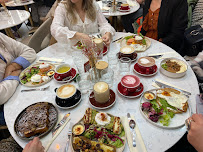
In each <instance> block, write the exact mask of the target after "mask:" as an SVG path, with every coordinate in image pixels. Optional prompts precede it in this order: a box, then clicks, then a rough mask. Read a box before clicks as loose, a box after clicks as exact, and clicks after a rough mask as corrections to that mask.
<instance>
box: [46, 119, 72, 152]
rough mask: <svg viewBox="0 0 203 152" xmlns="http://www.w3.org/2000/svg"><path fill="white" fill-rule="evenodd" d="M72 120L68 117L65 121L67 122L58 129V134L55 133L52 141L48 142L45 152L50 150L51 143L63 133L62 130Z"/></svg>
mask: <svg viewBox="0 0 203 152" xmlns="http://www.w3.org/2000/svg"><path fill="white" fill-rule="evenodd" d="M60 120H61V119H60ZM69 121H70V117H68V118H67V119H66V121H65V123H64V124H63V125H62V126H61V127H60V128H59V129H58V131H57V132H56V134H55V135H54V137H53V138H52V139H51V141H49V143H48V144H47V146H46V148H45V150H44V151H45V152H47V151H48V149H49V147H50V146H51V144H52V143H53V141H54V140H55V139H56V137H57V136H58V135H59V134H60V133H61V131H62V130H63V129H64V127H65V126H66V125H67V123H68V122H69Z"/></svg>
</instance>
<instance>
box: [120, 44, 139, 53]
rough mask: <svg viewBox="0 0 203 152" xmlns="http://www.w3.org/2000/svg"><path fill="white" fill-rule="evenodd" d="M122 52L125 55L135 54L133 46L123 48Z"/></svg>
mask: <svg viewBox="0 0 203 152" xmlns="http://www.w3.org/2000/svg"><path fill="white" fill-rule="evenodd" d="M120 52H121V53H123V54H132V53H134V52H135V49H134V48H133V47H132V46H123V47H122V48H121V49H120Z"/></svg>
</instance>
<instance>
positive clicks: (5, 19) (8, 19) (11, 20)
mask: <svg viewBox="0 0 203 152" xmlns="http://www.w3.org/2000/svg"><path fill="white" fill-rule="evenodd" d="M29 17H30V13H29V12H28V11H25V10H8V11H3V12H0V30H6V34H7V35H8V36H10V37H13V38H14V36H13V35H12V32H11V31H10V30H8V29H9V28H11V27H14V26H16V25H19V24H21V23H23V22H25V21H26V20H27V19H28V18H29Z"/></svg>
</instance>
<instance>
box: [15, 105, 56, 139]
mask: <svg viewBox="0 0 203 152" xmlns="http://www.w3.org/2000/svg"><path fill="white" fill-rule="evenodd" d="M38 103H44V102H37V103H34V104H32V105H30V106H33V105H35V104H38ZM46 103H47V102H46ZM48 104H49V106H50V108H49V124H48V127H49V129H48V130H47V131H46V132H44V133H39V134H36V135H34V136H31V137H25V136H24V135H23V134H22V133H21V132H20V130H19V128H18V124H19V123H20V120H21V118H22V117H23V116H24V115H27V114H28V113H27V112H26V109H27V108H28V107H30V106H28V107H27V108H25V109H24V110H23V111H22V112H21V113H20V114H19V115H18V116H17V118H16V120H15V123H14V131H15V133H16V134H17V136H18V137H20V138H21V139H24V140H31V139H33V138H34V137H39V138H40V137H42V136H45V135H46V134H48V133H49V132H50V131H51V130H52V129H53V128H54V126H55V125H56V122H57V120H58V111H57V109H56V107H55V106H54V105H53V104H52V103H48Z"/></svg>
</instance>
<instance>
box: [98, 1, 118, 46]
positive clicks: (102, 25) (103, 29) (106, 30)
mask: <svg viewBox="0 0 203 152" xmlns="http://www.w3.org/2000/svg"><path fill="white" fill-rule="evenodd" d="M94 6H95V7H96V14H97V21H98V25H99V31H100V33H101V34H102V35H103V37H102V38H103V40H104V42H105V43H106V44H107V45H109V44H110V42H111V37H112V36H113V35H114V34H115V29H114V28H113V27H112V26H111V25H110V24H109V23H108V21H107V20H106V18H105V17H104V15H103V13H102V11H101V9H100V7H99V5H98V4H97V3H96V2H94Z"/></svg>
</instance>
